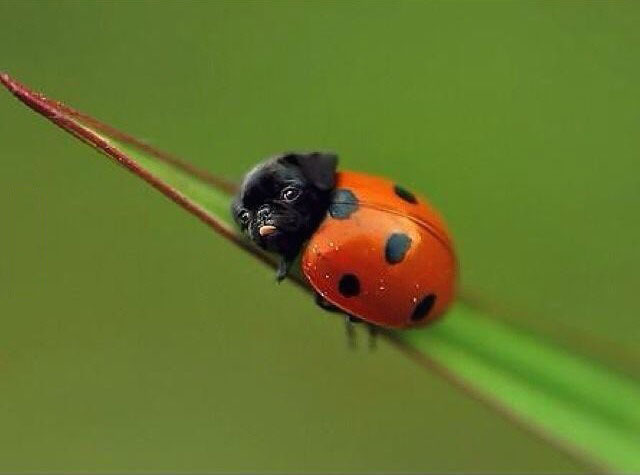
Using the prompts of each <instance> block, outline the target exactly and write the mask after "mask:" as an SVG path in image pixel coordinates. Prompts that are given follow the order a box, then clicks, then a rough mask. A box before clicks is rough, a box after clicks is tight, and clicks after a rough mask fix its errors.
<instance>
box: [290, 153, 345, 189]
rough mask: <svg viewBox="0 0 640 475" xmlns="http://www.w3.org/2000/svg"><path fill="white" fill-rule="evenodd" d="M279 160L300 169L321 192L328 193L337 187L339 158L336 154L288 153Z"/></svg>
mask: <svg viewBox="0 0 640 475" xmlns="http://www.w3.org/2000/svg"><path fill="white" fill-rule="evenodd" d="M278 160H279V161H281V162H284V163H292V164H294V165H297V166H298V167H300V170H302V173H303V174H304V176H305V177H306V178H307V179H308V180H309V181H310V182H311V183H313V185H314V186H315V187H316V188H318V189H320V190H323V191H328V190H331V189H332V188H333V187H334V186H335V185H336V176H335V175H336V167H337V166H338V156H337V155H336V154H335V153H324V152H311V153H287V154H284V155H283V156H282V157H280V158H279V159H278Z"/></svg>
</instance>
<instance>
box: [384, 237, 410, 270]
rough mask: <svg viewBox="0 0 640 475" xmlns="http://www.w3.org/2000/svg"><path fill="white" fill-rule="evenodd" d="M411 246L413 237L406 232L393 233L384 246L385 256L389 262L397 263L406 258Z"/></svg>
mask: <svg viewBox="0 0 640 475" xmlns="http://www.w3.org/2000/svg"><path fill="white" fill-rule="evenodd" d="M410 247H411V238H410V237H409V236H407V235H406V234H405V233H393V234H392V235H391V236H389V238H388V239H387V244H386V245H385V248H384V257H385V259H387V262H388V263H389V264H397V263H398V262H401V261H402V259H404V256H405V254H406V253H407V251H408V250H409V248H410Z"/></svg>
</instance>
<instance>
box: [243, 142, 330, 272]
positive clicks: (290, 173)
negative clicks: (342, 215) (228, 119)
mask: <svg viewBox="0 0 640 475" xmlns="http://www.w3.org/2000/svg"><path fill="white" fill-rule="evenodd" d="M337 163H338V157H337V156H336V155H334V154H329V153H318V152H314V153H287V154H283V155H279V156H277V157H274V158H271V159H269V160H267V161H265V162H263V163H261V164H259V165H257V166H256V167H255V168H253V169H252V170H251V171H250V172H249V173H247V175H246V176H245V177H244V179H243V181H242V185H241V187H240V190H239V192H238V194H237V195H236V197H235V199H234V200H233V203H232V206H231V212H232V214H233V218H234V219H235V221H236V223H237V224H238V226H239V227H240V228H241V229H242V231H243V232H244V233H245V234H246V235H247V236H248V237H249V238H250V239H251V240H252V241H253V242H255V243H256V244H257V245H258V246H260V247H261V248H262V249H265V250H267V251H270V252H275V253H277V254H279V255H280V256H281V258H282V261H281V263H280V267H279V268H278V273H277V278H278V280H279V281H280V280H282V279H284V277H285V276H286V274H287V272H288V271H289V267H290V266H291V263H292V262H293V261H294V259H295V258H296V256H297V255H298V253H299V252H300V248H301V247H302V244H303V243H304V242H305V241H306V240H307V239H309V237H310V236H311V234H313V232H314V231H315V230H316V229H317V228H318V226H319V225H320V222H321V221H322V219H323V218H324V216H325V214H326V213H327V209H328V208H329V203H330V199H331V191H332V190H333V188H334V187H335V171H336V166H337ZM291 190H293V191H291ZM287 191H289V193H288V194H287ZM283 193H284V194H283ZM296 194H297V196H295V195H296ZM291 196H295V198H294V199H287V198H290V197H291ZM265 225H268V226H275V227H276V229H277V230H276V231H275V232H274V233H273V234H270V235H268V236H260V232H259V230H260V228H261V227H262V226H265Z"/></svg>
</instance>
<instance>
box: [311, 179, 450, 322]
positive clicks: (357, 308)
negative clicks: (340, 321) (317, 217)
mask: <svg viewBox="0 0 640 475" xmlns="http://www.w3.org/2000/svg"><path fill="white" fill-rule="evenodd" d="M336 180H337V181H336V188H335V191H334V195H333V196H334V197H333V200H332V204H331V207H330V209H329V213H328V214H327V217H326V218H325V219H324V220H323V221H322V223H321V224H320V226H319V228H318V229H317V230H316V232H315V233H314V234H313V236H312V237H311V239H310V240H309V242H308V243H307V245H306V247H305V249H304V250H303V253H302V259H301V265H302V272H303V274H304V275H305V276H306V278H307V280H308V281H309V283H310V284H311V285H312V286H313V288H314V289H315V290H316V291H317V292H318V293H319V294H320V295H322V296H323V297H324V298H325V299H326V300H328V301H329V302H330V303H332V304H333V305H335V306H337V307H339V308H340V309H342V310H343V311H345V312H346V313H349V314H351V315H354V316H357V317H359V318H361V319H363V320H365V321H367V322H369V323H372V324H375V325H379V326H383V327H388V328H408V327H415V326H422V325H425V324H427V323H429V322H432V321H433V320H435V319H437V318H438V317H439V316H441V315H442V314H443V313H444V312H445V310H446V309H447V307H448V306H449V304H450V303H451V301H452V300H453V297H454V293H455V286H456V274H457V262H456V257H455V253H454V250H453V244H452V240H451V237H450V234H449V232H448V230H447V227H446V225H445V224H444V221H443V220H442V218H441V217H440V216H439V215H438V213H437V212H436V211H435V210H434V209H433V208H432V207H431V206H430V205H429V204H428V203H427V201H426V200H425V199H424V198H423V197H421V196H417V195H414V194H412V193H410V192H408V191H406V190H405V189H403V188H401V187H399V186H398V185H396V184H395V183H393V182H392V181H389V180H387V179H384V178H380V177H375V176H371V175H365V174H362V173H356V172H340V173H338V174H337V176H336Z"/></svg>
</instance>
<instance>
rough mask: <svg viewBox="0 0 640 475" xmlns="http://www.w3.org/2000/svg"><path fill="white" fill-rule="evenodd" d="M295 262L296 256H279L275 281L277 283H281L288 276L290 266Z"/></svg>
mask: <svg viewBox="0 0 640 475" xmlns="http://www.w3.org/2000/svg"><path fill="white" fill-rule="evenodd" d="M295 260H296V256H293V257H289V256H281V257H280V262H279V263H278V270H277V272H276V281H277V282H278V283H280V282H282V281H283V280H284V278H285V277H286V276H287V275H288V274H289V271H290V270H291V266H292V265H293V262H294V261H295Z"/></svg>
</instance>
